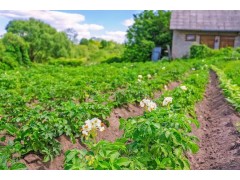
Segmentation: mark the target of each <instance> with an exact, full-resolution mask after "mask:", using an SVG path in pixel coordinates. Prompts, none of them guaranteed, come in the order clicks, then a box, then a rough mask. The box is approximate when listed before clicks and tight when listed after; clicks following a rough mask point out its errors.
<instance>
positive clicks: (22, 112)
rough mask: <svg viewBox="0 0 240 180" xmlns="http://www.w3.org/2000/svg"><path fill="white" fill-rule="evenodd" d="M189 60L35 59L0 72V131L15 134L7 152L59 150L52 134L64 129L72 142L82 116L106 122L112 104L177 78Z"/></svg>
mask: <svg viewBox="0 0 240 180" xmlns="http://www.w3.org/2000/svg"><path fill="white" fill-rule="evenodd" d="M191 63H192V62H181V61H175V62H174V63H168V62H164V63H151V62H149V63H136V64H130V63H121V64H111V65H108V64H101V65H95V66H81V67H62V66H55V65H36V67H31V68H29V69H28V68H23V67H22V68H18V69H15V70H11V71H7V72H2V73H1V78H0V96H1V97H0V114H1V121H0V131H1V132H3V134H4V133H6V135H7V136H13V137H15V139H14V143H13V144H12V145H11V146H12V148H13V149H14V150H13V151H11V152H10V153H12V154H14V153H19V154H20V156H24V155H25V154H27V153H29V152H35V153H39V154H41V155H43V156H44V161H48V160H50V159H53V158H54V156H56V155H58V154H59V153H60V144H59V142H58V141H57V140H56V139H55V138H56V137H59V136H60V135H62V134H66V135H67V136H68V137H70V138H71V139H72V141H73V142H74V141H75V138H78V137H80V135H81V131H80V127H81V126H82V125H83V124H84V121H85V120H86V119H90V118H94V117H98V118H100V119H102V120H103V122H104V123H105V124H106V125H108V121H106V117H107V116H109V114H110V112H111V110H112V109H113V108H114V107H117V106H122V105H124V104H127V103H135V102H140V101H141V100H142V99H143V98H144V97H152V96H153V92H154V91H156V90H159V89H162V88H163V87H164V85H165V84H167V83H168V82H169V81H173V80H176V79H178V78H181V77H182V76H183V75H184V73H185V72H186V71H187V70H189V69H190V68H191ZM180 64H184V65H183V66H180ZM163 67H164V68H163ZM178 67H181V68H178ZM139 74H141V75H142V76H143V77H142V80H141V82H139V81H138V75H139ZM148 74H151V76H152V78H151V79H149V78H148V77H147V75H148ZM7 147H8V146H6V147H5V148H7ZM5 148H3V150H4V149H5ZM9 157H12V156H11V155H9ZM4 162H7V161H4ZM4 166H6V164H5V165H4Z"/></svg>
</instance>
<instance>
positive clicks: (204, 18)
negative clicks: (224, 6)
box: [170, 10, 240, 32]
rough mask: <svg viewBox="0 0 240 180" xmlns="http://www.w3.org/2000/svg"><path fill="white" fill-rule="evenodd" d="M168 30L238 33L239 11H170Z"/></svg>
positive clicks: (239, 29)
mask: <svg viewBox="0 0 240 180" xmlns="http://www.w3.org/2000/svg"><path fill="white" fill-rule="evenodd" d="M170 29H172V30H199V31H234V32H236V31H240V11H228V10H220V11H219V10H201V11H200V10H191V11H187V10H179V11H172V15H171V22H170Z"/></svg>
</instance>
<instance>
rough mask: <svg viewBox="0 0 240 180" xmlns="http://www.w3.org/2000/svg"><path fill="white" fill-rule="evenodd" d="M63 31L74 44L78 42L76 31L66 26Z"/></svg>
mask: <svg viewBox="0 0 240 180" xmlns="http://www.w3.org/2000/svg"><path fill="white" fill-rule="evenodd" d="M64 32H65V33H66V34H67V37H68V39H69V40H70V41H72V42H73V43H74V44H78V43H79V40H78V39H77V37H78V32H77V31H76V30H75V29H73V28H67V29H66V30H65V31H64Z"/></svg>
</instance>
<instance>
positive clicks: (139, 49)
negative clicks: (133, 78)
mask: <svg viewBox="0 0 240 180" xmlns="http://www.w3.org/2000/svg"><path fill="white" fill-rule="evenodd" d="M170 16H171V12H170V11H162V10H159V11H147V10H146V11H143V12H142V13H140V14H136V15H134V24H133V25H132V26H130V27H129V29H128V30H127V42H126V50H125V53H124V58H125V59H126V60H129V61H147V60H149V59H150V57H151V51H152V48H153V47H154V46H161V47H165V46H166V45H171V42H172V33H171V31H170V29H169V24H170ZM140 54H141V55H140Z"/></svg>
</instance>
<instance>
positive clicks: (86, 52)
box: [0, 18, 123, 69]
mask: <svg viewBox="0 0 240 180" xmlns="http://www.w3.org/2000/svg"><path fill="white" fill-rule="evenodd" d="M6 30H7V33H6V34H5V35H4V36H3V38H2V39H0V69H13V68H16V67H17V66H19V65H30V62H37V63H45V62H50V63H51V64H62V65H65V64H67V65H71V64H72V65H74V66H75V65H77V64H78V65H81V64H82V63H86V64H92V63H99V62H102V61H109V60H111V59H114V58H115V59H120V57H121V55H122V53H123V45H122V44H118V43H116V42H113V41H106V40H102V39H95V38H92V39H89V40H88V39H82V40H81V41H80V43H79V40H78V39H77V38H76V37H77V34H76V32H75V31H74V29H67V30H66V31H64V32H58V31H57V30H56V29H55V28H53V27H51V26H50V25H48V24H46V23H44V22H42V21H40V20H36V19H33V18H30V19H29V20H12V21H10V22H9V23H8V25H7V27H6ZM84 41H85V43H84ZM69 58H70V59H71V60H69ZM71 61H72V62H71Z"/></svg>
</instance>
